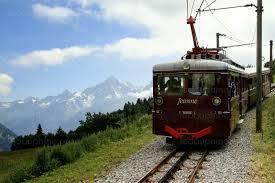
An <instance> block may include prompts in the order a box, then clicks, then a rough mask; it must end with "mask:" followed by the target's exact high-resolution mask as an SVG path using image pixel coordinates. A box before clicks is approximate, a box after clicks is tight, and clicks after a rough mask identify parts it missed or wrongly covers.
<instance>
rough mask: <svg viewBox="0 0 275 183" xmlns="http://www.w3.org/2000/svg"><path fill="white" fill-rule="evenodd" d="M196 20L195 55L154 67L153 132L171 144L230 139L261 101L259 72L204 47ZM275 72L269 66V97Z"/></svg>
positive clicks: (266, 88)
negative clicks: (248, 111) (271, 75)
mask: <svg viewBox="0 0 275 183" xmlns="http://www.w3.org/2000/svg"><path fill="white" fill-rule="evenodd" d="M194 23H195V19H194V18H193V17H190V18H189V19H188V20H187V24H190V26H191V32H192V37H193V42H194V48H193V49H192V51H189V52H187V55H186V57H185V58H182V60H181V61H179V62H175V63H166V64H158V65H155V66H154V68H153V97H154V107H153V133H154V134H156V135H162V136H169V137H171V138H168V140H169V139H170V140H172V142H175V141H176V142H178V141H181V140H184V141H185V140H187V141H189V140H196V139H206V140H208V139H227V138H228V137H229V136H230V135H231V134H232V132H233V131H234V129H235V128H236V126H237V124H238V123H239V122H240V117H241V116H242V115H243V114H244V113H245V112H246V111H247V110H248V108H249V107H251V106H252V105H254V104H255V102H256V68H244V67H242V66H240V65H239V64H237V63H235V62H233V61H232V60H231V59H229V58H227V57H226V56H225V54H222V53H220V51H221V49H217V48H215V49H206V48H201V47H199V45H198V41H197V37H196V32H195V28H194ZM269 74H270V71H269V69H267V68H263V72H262V81H263V91H262V94H263V97H264V96H266V95H267V94H268V93H269V92H270V81H269V78H270V77H269Z"/></svg>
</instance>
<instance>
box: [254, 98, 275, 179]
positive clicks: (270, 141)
mask: <svg viewBox="0 0 275 183" xmlns="http://www.w3.org/2000/svg"><path fill="white" fill-rule="evenodd" d="M263 109H264V110H263V134H257V133H255V134H254V135H253V139H252V142H253V146H254V148H255V154H254V155H253V157H252V161H253V171H254V172H255V174H256V179H260V180H259V182H273V181H274V180H275V166H274V165H275V97H272V98H270V99H268V100H266V101H265V102H264V105H263ZM254 121H255V120H254ZM253 124H255V122H254V123H253ZM254 126H255V125H254ZM253 130H254V131H255V127H254V129H253Z"/></svg>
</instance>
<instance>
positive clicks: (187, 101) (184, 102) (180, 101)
mask: <svg viewBox="0 0 275 183" xmlns="http://www.w3.org/2000/svg"><path fill="white" fill-rule="evenodd" d="M197 103H198V99H182V98H179V100H178V104H177V105H182V104H197Z"/></svg>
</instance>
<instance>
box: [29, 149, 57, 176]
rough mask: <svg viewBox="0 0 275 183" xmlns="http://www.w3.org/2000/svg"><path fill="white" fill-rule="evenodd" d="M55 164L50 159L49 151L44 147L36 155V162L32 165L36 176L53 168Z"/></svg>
mask: <svg viewBox="0 0 275 183" xmlns="http://www.w3.org/2000/svg"><path fill="white" fill-rule="evenodd" d="M52 166H53V164H52V163H51V161H50V157H49V151H48V150H46V149H42V150H41V151H39V152H38V153H37V155H36V158H35V160H34V164H33V167H32V174H33V175H35V176H40V175H42V174H43V173H44V172H47V171H49V170H51V169H53V168H52Z"/></svg>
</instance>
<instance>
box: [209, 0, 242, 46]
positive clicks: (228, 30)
mask: <svg viewBox="0 0 275 183" xmlns="http://www.w3.org/2000/svg"><path fill="white" fill-rule="evenodd" d="M205 2H206V4H207V5H208V9H209V11H210V12H211V14H212V16H213V17H214V18H215V19H216V20H217V21H218V22H219V23H220V24H221V25H222V26H223V27H224V28H225V29H226V30H227V31H228V32H229V33H230V34H231V35H232V36H234V37H236V36H235V34H234V33H233V32H232V31H230V29H229V28H227V27H226V26H225V25H224V24H223V23H222V21H220V20H219V19H218V18H217V17H216V16H215V15H214V12H213V11H212V10H211V9H210V5H209V3H208V2H207V0H205ZM235 40H239V42H240V43H241V42H242V43H244V41H242V40H240V39H238V38H235Z"/></svg>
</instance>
